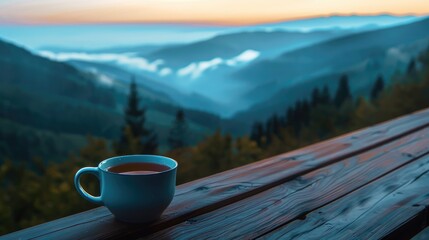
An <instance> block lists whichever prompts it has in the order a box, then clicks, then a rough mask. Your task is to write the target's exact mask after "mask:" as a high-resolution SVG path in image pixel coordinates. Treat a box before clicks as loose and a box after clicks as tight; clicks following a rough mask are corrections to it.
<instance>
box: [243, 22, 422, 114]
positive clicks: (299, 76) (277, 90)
mask: <svg viewBox="0 0 429 240" xmlns="http://www.w3.org/2000/svg"><path fill="white" fill-rule="evenodd" d="M427 47H429V18H425V19H423V20H421V21H417V22H413V23H410V24H406V25H400V26H395V27H390V28H385V29H379V30H372V31H367V32H362V33H356V34H351V35H347V36H344V37H340V38H336V39H333V40H329V41H326V42H323V43H319V44H316V45H313V46H309V47H306V48H302V49H298V50H295V51H291V52H287V53H284V54H282V55H280V56H279V57H277V58H274V59H269V60H265V61H260V62H255V63H253V64H250V65H249V66H247V67H245V68H244V69H241V70H239V71H238V72H236V73H235V74H236V77H238V78H240V79H241V81H246V82H247V81H248V82H250V83H251V84H254V85H256V87H255V88H254V89H253V90H251V91H249V92H248V94H249V96H250V95H252V96H253V97H254V98H257V99H258V102H256V103H255V104H254V106H252V107H250V108H249V109H247V110H245V111H242V112H239V113H237V114H236V116H235V118H236V119H241V120H243V119H254V120H261V119H264V116H265V117H266V116H268V115H269V114H271V113H273V112H278V111H284V110H285V108H286V107H287V106H288V105H289V104H293V103H294V102H295V101H296V100H298V99H302V98H305V97H306V96H308V94H310V92H311V90H312V89H313V88H314V87H321V86H323V85H328V86H329V87H330V88H331V91H334V90H335V89H334V88H335V86H336V83H337V80H338V78H339V77H340V75H342V74H344V73H348V74H350V76H352V77H351V85H352V87H353V89H354V91H359V94H364V93H362V91H363V90H365V89H368V88H370V87H371V84H372V82H373V81H374V79H375V77H376V76H377V75H378V74H383V73H385V74H386V75H385V77H386V80H388V79H389V77H390V76H391V74H393V72H394V71H396V70H400V69H401V68H403V67H404V65H406V64H407V63H408V61H410V59H411V58H412V57H413V56H414V57H415V56H416V55H417V54H418V51H419V49H420V50H422V49H424V48H427ZM402 49H405V50H402ZM384 71H388V72H384ZM269 76H277V77H276V79H275V80H272V77H269ZM260 86H264V88H261V87H260ZM259 90H260V91H259ZM249 96H245V97H244V98H248V97H249ZM273 99H275V101H273Z"/></svg>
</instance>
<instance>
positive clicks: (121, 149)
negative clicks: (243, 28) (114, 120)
mask: <svg viewBox="0 0 429 240" xmlns="http://www.w3.org/2000/svg"><path fill="white" fill-rule="evenodd" d="M139 104H140V98H139V95H138V91H137V84H136V82H135V81H134V79H133V80H132V81H131V84H130V94H129V96H128V103H127V106H126V108H125V126H124V127H123V129H122V134H121V138H120V141H119V143H118V144H117V145H116V151H117V153H118V154H136V153H145V154H154V153H156V151H157V148H158V140H157V136H156V134H155V133H154V132H153V131H152V130H150V129H147V128H146V127H145V123H146V116H145V113H146V110H145V109H144V108H140V106H139ZM136 144H137V145H138V146H135V145H136Z"/></svg>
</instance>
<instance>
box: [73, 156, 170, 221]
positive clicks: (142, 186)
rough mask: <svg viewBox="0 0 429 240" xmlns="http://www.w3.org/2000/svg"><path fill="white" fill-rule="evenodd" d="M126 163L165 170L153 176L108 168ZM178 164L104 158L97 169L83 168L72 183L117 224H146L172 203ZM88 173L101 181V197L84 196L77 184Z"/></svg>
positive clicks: (150, 159) (149, 159)
mask: <svg viewBox="0 0 429 240" xmlns="http://www.w3.org/2000/svg"><path fill="white" fill-rule="evenodd" d="M127 163H149V164H159V165H162V166H165V167H168V169H167V170H165V171H161V172H156V173H152V174H122V173H115V172H111V171H109V168H112V167H115V166H118V165H122V164H127ZM177 165H178V164H177V162H176V161H175V160H173V159H171V158H168V157H163V156H156V155H128V156H118V157H113V158H109V159H106V160H104V161H102V162H100V164H99V165H98V167H84V168H81V169H80V170H79V171H77V173H76V175H75V177H74V184H75V186H76V189H77V191H78V193H79V194H80V195H81V196H82V197H83V198H85V199H87V200H88V201H90V202H93V203H96V204H100V205H104V206H106V207H107V208H108V209H109V210H110V212H112V213H113V215H114V216H115V217H116V218H117V219H118V220H120V221H123V222H128V223H148V222H152V221H155V220H157V219H159V218H160V216H161V214H162V212H163V211H164V210H165V209H166V208H167V206H168V205H169V204H170V203H171V201H172V200H173V197H174V192H175V188H176V170H177ZM85 173H89V174H92V175H95V176H96V177H97V178H98V179H99V181H100V189H101V191H100V196H93V195H91V194H89V193H87V192H86V191H85V190H84V189H83V188H82V186H81V185H80V177H81V176H82V175H83V174H85Z"/></svg>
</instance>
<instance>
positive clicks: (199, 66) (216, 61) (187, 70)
mask: <svg viewBox="0 0 429 240" xmlns="http://www.w3.org/2000/svg"><path fill="white" fill-rule="evenodd" d="M259 55H260V53H259V52H258V51H255V50H251V49H249V50H246V51H244V52H242V53H241V54H239V55H238V56H236V57H233V58H230V59H227V60H223V59H222V58H213V59H212V60H209V61H201V62H193V63H191V64H189V65H188V66H186V67H184V68H181V69H179V70H178V71H177V75H178V76H180V77H185V76H189V77H190V78H191V79H197V78H199V77H200V76H201V75H202V74H203V73H204V72H205V71H207V70H209V69H216V68H217V67H219V66H220V65H228V66H236V65H239V64H244V63H247V62H250V61H253V60H255V59H256V58H258V57H259Z"/></svg>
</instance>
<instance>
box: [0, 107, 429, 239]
mask: <svg viewBox="0 0 429 240" xmlns="http://www.w3.org/2000/svg"><path fill="white" fill-rule="evenodd" d="M428 153H429V110H423V111H420V112H416V113H414V114H410V115H407V116H404V117H401V118H397V119H394V120H391V121H389V122H385V123H382V124H379V125H376V126H373V127H370V128H366V129H363V130H359V131H356V132H353V133H349V134H346V135H343V136H341V137H338V138H335V139H332V140H328V141H324V142H320V143H317V144H314V145H311V146H308V147H305V148H302V149H299V150H296V151H293V152H289V153H285V154H282V155H278V156H275V157H272V158H269V159H265V160H261V161H259V162H256V163H253V164H249V165H246V166H242V167H239V168H236V169H232V170H229V171H225V172H222V173H219V174H216V175H213V176H209V177H206V178H203V179H199V180H196V181H193V182H189V183H186V184H183V185H180V186H178V187H177V191H176V196H175V198H174V200H173V202H172V204H171V205H170V207H169V208H168V209H167V210H166V211H165V212H164V214H163V216H162V218H161V219H160V220H159V221H157V222H155V223H153V224H150V225H130V224H124V223H121V222H118V221H116V220H115V219H114V217H113V216H112V215H111V213H110V212H109V211H108V210H107V209H106V208H105V207H99V208H96V209H93V210H90V211H87V212H82V213H79V214H75V215H72V216H68V217H65V218H62V219H58V220H55V221H52V222H48V223H45V224H41V225H38V226H35V227H32V228H28V229H24V230H21V231H18V232H14V233H11V234H9V235H5V236H3V237H0V238H7V239H110V238H113V239H117V238H125V239H133V238H141V239H190V238H192V239H207V238H209V239H210V238H211V239H254V238H261V239H312V238H317V239H380V238H386V239H408V238H411V237H413V236H415V235H416V234H418V233H419V232H420V231H421V230H423V229H424V228H425V227H426V226H427V225H428V217H429V215H428V211H427V210H428V205H429V155H428ZM425 234H426V235H425ZM428 235H429V230H425V231H423V232H421V233H420V234H419V235H417V236H415V237H416V239H424V236H428ZM422 237H423V238H422Z"/></svg>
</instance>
